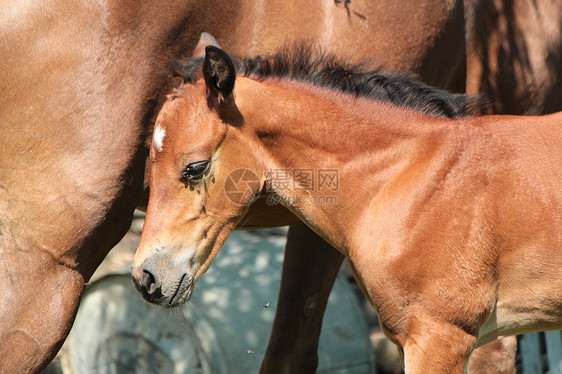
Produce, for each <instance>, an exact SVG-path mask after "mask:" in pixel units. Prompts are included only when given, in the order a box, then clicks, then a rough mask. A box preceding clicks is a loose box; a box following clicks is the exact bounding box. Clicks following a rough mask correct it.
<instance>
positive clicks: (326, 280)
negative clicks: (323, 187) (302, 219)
mask: <svg viewBox="0 0 562 374" xmlns="http://www.w3.org/2000/svg"><path fill="white" fill-rule="evenodd" d="M343 259H344V256H343V255H342V254H341V253H339V252H338V251H337V250H335V249H334V248H333V247H332V246H331V245H329V244H328V243H326V241H324V239H322V238H320V237H319V236H318V235H316V234H315V233H314V232H313V231H312V230H310V229H309V228H308V227H307V226H305V225H303V224H301V225H296V226H292V227H291V228H290V229H289V235H288V237H287V246H286V248H285V260H284V262H283V275H282V278H281V290H280V291H279V300H278V303H277V304H278V305H277V311H276V314H275V321H274V323H273V329H272V332H271V336H270V338H269V344H268V347H267V351H266V354H265V358H264V361H263V363H262V366H261V370H260V373H262V374H265V373H267V374H270V373H295V374H302V373H314V372H316V367H317V366H318V354H317V349H318V339H319V337H320V330H321V327H322V319H323V317H324V310H325V309H326V304H327V302H328V296H329V295H330V291H331V290H332V286H333V284H334V281H335V279H336V276H337V274H338V271H339V268H340V266H341V264H342V262H343Z"/></svg>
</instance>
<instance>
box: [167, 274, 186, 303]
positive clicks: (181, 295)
mask: <svg viewBox="0 0 562 374" xmlns="http://www.w3.org/2000/svg"><path fill="white" fill-rule="evenodd" d="M192 290H193V281H192V279H191V277H190V276H189V274H187V273H185V274H183V275H182V276H181V278H180V280H179V282H178V285H177V287H176V290H175V291H174V294H173V295H172V297H171V299H170V301H169V302H168V303H166V305H163V306H164V307H165V308H174V307H177V306H180V305H182V304H183V303H185V302H186V301H187V300H188V299H189V298H190V297H191V291H192Z"/></svg>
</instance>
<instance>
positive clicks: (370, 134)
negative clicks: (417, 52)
mask: <svg viewBox="0 0 562 374" xmlns="http://www.w3.org/2000/svg"><path fill="white" fill-rule="evenodd" d="M206 52H207V53H206V56H205V58H204V59H201V58H199V59H194V60H191V61H190V62H189V63H188V65H186V66H185V72H186V74H185V78H186V80H187V82H188V83H187V84H184V85H183V86H182V87H181V88H180V89H179V90H177V91H176V92H175V93H174V94H173V95H171V96H170V98H169V100H168V101H167V102H166V103H165V104H164V106H163V108H162V111H161V112H160V114H159V116H158V119H157V122H156V130H155V136H154V140H153V143H152V147H151V151H150V159H151V163H150V193H151V195H150V200H149V205H148V211H147V217H146V222H145V227H144V229H143V234H142V238H141V244H140V246H139V249H138V252H137V254H136V256H135V261H134V265H133V276H134V279H135V282H136V284H137V287H138V288H139V290H140V291H141V292H142V293H143V296H144V297H145V298H146V299H147V300H149V301H151V302H154V303H157V304H160V305H163V306H167V307H172V306H176V305H179V304H182V303H183V302H185V301H186V300H188V299H189V297H190V295H191V292H192V288H193V285H194V283H195V282H196V281H197V279H198V278H199V277H200V276H201V275H202V274H203V273H204V272H205V271H206V270H207V269H208V267H209V266H210V264H211V262H212V260H213V258H214V257H215V256H216V254H217V252H218V251H219V249H220V247H221V246H222V244H223V243H224V241H225V240H226V238H227V237H228V235H229V233H230V232H231V231H232V230H233V229H234V227H235V226H236V224H237V223H238V222H239V221H240V219H241V218H242V217H243V216H244V214H245V213H246V211H247V209H248V204H249V203H250V202H251V201H252V200H253V199H254V198H255V197H256V196H258V195H259V194H260V193H262V192H265V193H268V194H269V195H270V196H274V197H275V201H276V202H280V203H281V204H283V205H284V206H286V207H287V208H288V209H289V210H290V211H291V212H293V213H294V214H295V215H297V216H298V217H299V218H300V219H302V221H303V222H305V223H306V224H307V225H308V226H309V227H311V228H312V229H313V230H314V231H316V232H317V233H318V234H320V235H321V236H322V237H323V238H324V239H326V240H327V241H328V242H329V243H331V244H332V245H333V246H334V247H335V248H337V249H338V250H339V251H340V252H341V253H342V254H344V255H345V256H346V257H347V258H348V260H349V261H350V263H351V265H352V267H353V269H354V272H355V276H356V279H357V281H358V283H359V284H360V286H361V287H362V289H363V292H364V293H365V295H366V296H367V297H368V298H369V299H370V301H371V302H372V304H373V306H374V307H375V308H376V310H377V312H378V314H379V318H380V321H381V325H382V326H383V328H384V330H385V332H386V334H387V335H388V336H389V337H390V338H391V339H392V340H393V341H394V342H395V343H396V344H397V345H398V346H399V347H400V348H401V349H402V350H403V353H404V365H405V369H406V371H407V372H408V373H428V372H432V373H462V372H463V369H464V367H465V364H466V360H467V359H468V356H469V354H470V352H471V351H472V350H473V349H474V347H475V346H476V345H477V344H483V343H485V342H489V341H492V340H494V339H497V338H499V337H502V336H506V335H513V334H518V333H523V332H529V331H538V330H545V329H558V328H561V327H562V315H561V313H560V310H561V308H562V256H560V249H561V240H562V232H561V227H562V225H561V224H562V217H561V211H562V210H561V208H562V194H561V190H560V188H559V186H560V183H561V182H562V170H561V168H562V153H561V152H560V147H559V144H560V143H561V141H562V131H561V130H562V127H561V126H562V114H561V113H558V114H553V115H548V116H542V117H515V116H488V117H478V118H464V119H449V118H439V117H436V116H432V115H431V106H432V105H440V103H441V102H447V101H451V102H453V101H455V100H458V99H459V98H458V97H456V96H452V95H448V94H446V93H443V92H440V91H432V90H431V89H430V88H428V87H423V86H421V85H420V86H416V85H413V84H412V83H411V82H409V81H408V80H407V79H406V78H404V77H401V76H399V75H383V76H381V75H377V74H375V73H369V72H362V71H354V70H350V69H347V68H346V67H342V66H337V65H334V64H332V62H329V63H323V62H322V61H320V60H312V61H311V60H309V61H306V58H307V57H310V56H308V55H306V54H302V53H301V56H300V57H299V56H297V57H294V56H291V55H290V54H285V55H280V56H277V57H273V58H271V59H267V58H262V59H245V60H239V59H234V60H232V59H231V57H229V56H228V55H227V54H226V53H224V52H223V51H222V50H220V49H218V48H216V47H212V46H210V47H207V48H206ZM201 65H202V69H201ZM201 70H202V73H201ZM236 72H238V73H239V74H241V76H240V77H236ZM201 75H202V77H201ZM366 82H369V84H372V85H373V86H370V85H368V84H367V83H366ZM235 83H236V85H235ZM380 84H382V85H391V86H392V87H394V88H395V90H394V91H393V94H392V95H388V91H384V92H385V93H386V94H382V95H380V97H379V98H378V99H373V98H372V96H373V92H374V91H376V90H377V87H378V86H377V85H380ZM405 86H406V87H408V89H407V90H401V89H400V88H402V87H405ZM427 90H429V91H430V92H432V93H434V95H433V96H429V98H428V97H427V96H423V95H421V94H420V92H422V91H423V92H427ZM375 96H376V95H375ZM428 108H429V109H428ZM428 113H429V114H428ZM295 149H298V152H295ZM240 170H242V171H243V173H244V174H243V175H244V177H243V178H242V179H240V178H238V179H236V178H235V179H236V180H238V181H240V183H242V182H245V186H246V189H245V190H244V192H245V194H242V196H241V197H240V198H239V199H238V200H236V201H233V199H232V196H229V194H228V193H227V191H229V190H230V191H232V189H233V188H238V187H239V185H232V183H233V182H232V180H233V179H232V178H233V176H235V175H239V174H240V173H241V171H240ZM304 170H306V171H311V173H312V175H313V179H311V180H307V179H303V178H302V175H301V173H302V171H304ZM322 173H328V174H324V175H323V176H322ZM281 175H283V180H281ZM323 177H324V178H323ZM310 181H312V182H310ZM321 181H323V184H322V185H321V183H320V182H321ZM330 181H332V182H330ZM334 181H337V184H336V183H334ZM287 182H288V183H287Z"/></svg>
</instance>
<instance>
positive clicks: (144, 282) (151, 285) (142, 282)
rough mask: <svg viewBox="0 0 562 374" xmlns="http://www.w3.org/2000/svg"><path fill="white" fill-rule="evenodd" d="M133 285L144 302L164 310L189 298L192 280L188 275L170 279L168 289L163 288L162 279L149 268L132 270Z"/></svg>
mask: <svg viewBox="0 0 562 374" xmlns="http://www.w3.org/2000/svg"><path fill="white" fill-rule="evenodd" d="M170 273H172V272H170ZM170 278H172V277H170ZM133 283H134V284H135V286H136V287H137V289H138V290H139V292H140V293H141V295H142V297H143V298H144V299H145V300H146V301H148V302H150V303H152V304H157V305H160V306H163V307H165V308H172V307H175V306H179V305H181V304H183V303H184V302H185V301H186V300H187V299H189V297H190V296H191V290H192V287H193V280H192V278H191V276H190V275H189V274H188V273H183V274H181V275H179V276H176V277H174V278H173V279H170V280H169V281H168V282H167V284H168V287H163V285H164V283H165V280H164V278H163V277H161V276H158V273H157V272H156V271H155V270H154V269H151V267H150V266H141V267H137V268H134V269H133Z"/></svg>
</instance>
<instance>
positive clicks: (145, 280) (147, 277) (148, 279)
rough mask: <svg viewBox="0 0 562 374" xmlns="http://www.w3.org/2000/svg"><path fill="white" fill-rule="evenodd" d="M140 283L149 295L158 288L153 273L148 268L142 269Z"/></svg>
mask: <svg viewBox="0 0 562 374" xmlns="http://www.w3.org/2000/svg"><path fill="white" fill-rule="evenodd" d="M141 283H142V287H143V288H144V291H145V292H146V293H147V294H149V295H152V294H153V293H154V292H155V291H156V290H157V289H158V285H157V284H156V279H155V278H154V275H152V273H151V272H150V271H148V270H143V271H142V279H141Z"/></svg>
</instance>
